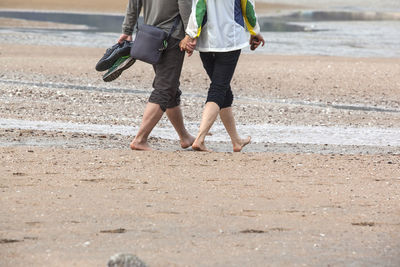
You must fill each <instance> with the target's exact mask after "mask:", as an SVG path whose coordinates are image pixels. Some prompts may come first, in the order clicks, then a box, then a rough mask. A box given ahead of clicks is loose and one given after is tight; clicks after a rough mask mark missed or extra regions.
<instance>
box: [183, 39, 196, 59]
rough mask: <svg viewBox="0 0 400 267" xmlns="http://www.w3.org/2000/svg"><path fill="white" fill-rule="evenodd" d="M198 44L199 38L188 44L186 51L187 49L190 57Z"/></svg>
mask: <svg viewBox="0 0 400 267" xmlns="http://www.w3.org/2000/svg"><path fill="white" fill-rule="evenodd" d="M196 45H197V38H195V39H192V41H191V42H189V43H187V44H186V51H187V53H188V56H189V57H190V56H191V55H193V51H194V49H195V48H196Z"/></svg>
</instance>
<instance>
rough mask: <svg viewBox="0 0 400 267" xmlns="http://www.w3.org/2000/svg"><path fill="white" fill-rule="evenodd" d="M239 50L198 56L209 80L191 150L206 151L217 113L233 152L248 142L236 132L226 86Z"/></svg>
mask: <svg viewBox="0 0 400 267" xmlns="http://www.w3.org/2000/svg"><path fill="white" fill-rule="evenodd" d="M239 56H240V50H238V51H232V52H223V53H200V57H201V60H202V62H203V66H204V68H205V69H206V72H207V74H208V76H209V77H210V79H211V85H210V89H209V91H208V96H207V103H206V105H205V107H204V110H203V116H202V120H201V123H200V129H199V133H198V135H197V137H196V140H195V141H194V143H193V145H192V147H193V149H194V150H198V151H209V150H208V149H207V147H206V146H205V143H204V140H205V137H206V135H207V133H208V131H209V130H210V129H211V127H212V125H213V123H214V122H215V120H216V118H217V116H218V114H220V117H221V120H222V122H223V123H224V126H225V128H226V130H227V132H228V134H229V136H230V137H231V141H232V145H233V151H235V152H239V151H241V150H242V148H243V147H244V146H245V145H247V144H248V143H249V142H250V137H248V138H247V139H241V138H240V137H239V135H238V133H237V130H236V124H235V118H234V116H233V113H232V108H231V105H232V101H233V95H232V91H231V87H230V83H231V80H232V77H233V74H234V72H235V68H236V65H237V61H238V59H239Z"/></svg>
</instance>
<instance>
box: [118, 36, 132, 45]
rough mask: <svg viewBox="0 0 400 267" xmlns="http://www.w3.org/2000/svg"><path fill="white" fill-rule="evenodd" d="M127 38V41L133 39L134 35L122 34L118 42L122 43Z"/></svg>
mask: <svg viewBox="0 0 400 267" xmlns="http://www.w3.org/2000/svg"><path fill="white" fill-rule="evenodd" d="M125 40H127V41H132V35H127V34H121V36H120V37H119V38H118V40H117V42H118V43H120V44H121V43H123V42H124V41H125Z"/></svg>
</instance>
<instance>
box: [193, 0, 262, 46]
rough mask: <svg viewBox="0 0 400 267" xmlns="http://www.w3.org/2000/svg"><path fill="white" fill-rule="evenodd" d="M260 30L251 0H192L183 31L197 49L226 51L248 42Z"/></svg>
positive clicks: (246, 44) (245, 44)
mask: <svg viewBox="0 0 400 267" xmlns="http://www.w3.org/2000/svg"><path fill="white" fill-rule="evenodd" d="M246 29H247V31H249V32H250V34H252V35H256V34H258V33H259V32H260V26H259V25H258V21H257V16H256V13H255V8H254V1H253V0H193V5H192V13H191V15H190V18H189V22H188V26H187V28H186V34H187V35H189V36H190V37H192V38H196V37H198V40H197V46H196V49H197V50H199V51H200V52H227V51H234V50H238V49H242V48H244V47H246V46H248V45H249V35H248V33H247V32H246Z"/></svg>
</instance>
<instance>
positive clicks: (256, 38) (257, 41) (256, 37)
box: [249, 34, 265, 50]
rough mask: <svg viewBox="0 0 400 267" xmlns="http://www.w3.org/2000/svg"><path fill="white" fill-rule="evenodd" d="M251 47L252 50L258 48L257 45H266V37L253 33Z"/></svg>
mask: <svg viewBox="0 0 400 267" xmlns="http://www.w3.org/2000/svg"><path fill="white" fill-rule="evenodd" d="M249 44H250V49H251V50H256V49H257V47H258V46H259V45H260V44H261V46H264V44H265V41H264V38H263V37H262V35H261V34H257V35H251V36H250V41H249Z"/></svg>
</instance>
